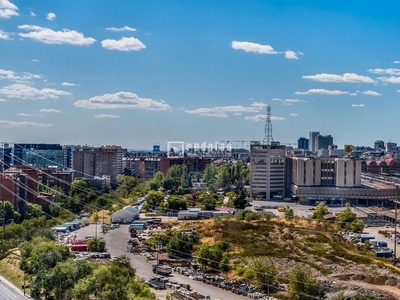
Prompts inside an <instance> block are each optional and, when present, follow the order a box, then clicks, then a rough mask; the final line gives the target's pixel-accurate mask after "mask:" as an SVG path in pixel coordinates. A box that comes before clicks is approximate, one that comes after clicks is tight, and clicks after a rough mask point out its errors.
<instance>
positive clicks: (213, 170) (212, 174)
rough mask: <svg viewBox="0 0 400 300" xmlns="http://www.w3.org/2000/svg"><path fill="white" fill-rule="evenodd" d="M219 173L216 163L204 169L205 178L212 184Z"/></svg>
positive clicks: (205, 180)
mask: <svg viewBox="0 0 400 300" xmlns="http://www.w3.org/2000/svg"><path fill="white" fill-rule="evenodd" d="M217 175H218V169H217V167H216V166H215V165H212V164H210V165H207V166H206V169H205V170H204V175H203V179H204V182H206V183H207V184H208V185H210V184H212V183H213V182H215V181H216V179H217Z"/></svg>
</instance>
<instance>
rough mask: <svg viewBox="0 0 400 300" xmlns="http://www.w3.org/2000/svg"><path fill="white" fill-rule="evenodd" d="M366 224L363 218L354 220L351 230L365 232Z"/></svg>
mask: <svg viewBox="0 0 400 300" xmlns="http://www.w3.org/2000/svg"><path fill="white" fill-rule="evenodd" d="M364 226H365V224H364V221H363V220H354V221H353V222H351V223H350V230H351V231H353V232H363V230H364Z"/></svg>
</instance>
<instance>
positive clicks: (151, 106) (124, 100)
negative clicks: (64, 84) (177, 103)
mask: <svg viewBox="0 0 400 300" xmlns="http://www.w3.org/2000/svg"><path fill="white" fill-rule="evenodd" d="M74 105H75V106H76V107H81V108H87V109H117V108H131V109H144V110H162V111H165V110H171V107H170V106H169V105H168V104H167V103H165V102H164V101H162V100H161V101H157V100H153V99H149V98H140V97H139V96H138V95H136V94H134V93H129V92H119V93H115V94H105V95H102V96H95V97H93V98H90V99H88V100H79V101H76V102H75V103H74Z"/></svg>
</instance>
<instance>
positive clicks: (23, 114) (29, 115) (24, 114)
mask: <svg viewBox="0 0 400 300" xmlns="http://www.w3.org/2000/svg"><path fill="white" fill-rule="evenodd" d="M18 116H21V117H32V115H31V114H26V113H18Z"/></svg>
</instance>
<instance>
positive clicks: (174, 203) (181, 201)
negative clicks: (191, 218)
mask: <svg viewBox="0 0 400 300" xmlns="http://www.w3.org/2000/svg"><path fill="white" fill-rule="evenodd" d="M167 207H168V209H171V210H175V211H177V210H181V209H183V210H184V209H186V208H187V201H186V197H184V196H178V195H172V196H170V197H168V199H167Z"/></svg>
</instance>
